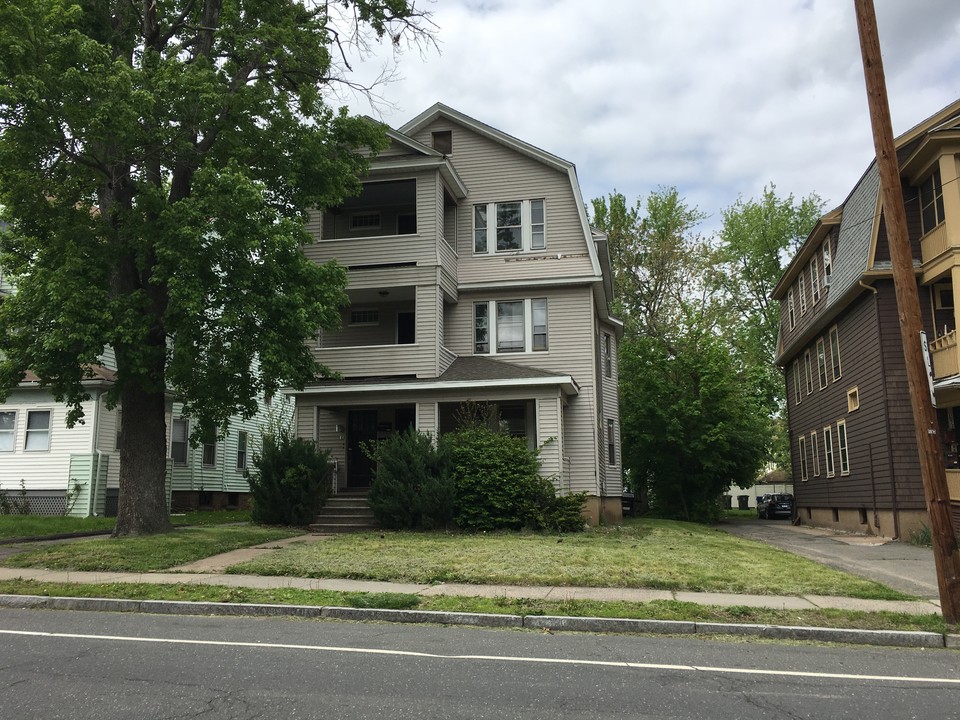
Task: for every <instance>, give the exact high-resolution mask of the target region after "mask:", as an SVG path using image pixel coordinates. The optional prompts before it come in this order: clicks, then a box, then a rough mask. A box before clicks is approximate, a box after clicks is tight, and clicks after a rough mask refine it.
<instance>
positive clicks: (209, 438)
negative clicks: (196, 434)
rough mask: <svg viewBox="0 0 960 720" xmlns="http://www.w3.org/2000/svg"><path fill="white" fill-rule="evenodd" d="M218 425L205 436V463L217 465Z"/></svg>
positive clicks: (203, 460)
mask: <svg viewBox="0 0 960 720" xmlns="http://www.w3.org/2000/svg"><path fill="white" fill-rule="evenodd" d="M217 432H218V430H217V427H216V426H214V427H213V428H212V429H211V430H210V431H209V432H207V433H206V434H205V435H204V437H203V459H202V462H203V465H204V467H215V466H216V464H217Z"/></svg>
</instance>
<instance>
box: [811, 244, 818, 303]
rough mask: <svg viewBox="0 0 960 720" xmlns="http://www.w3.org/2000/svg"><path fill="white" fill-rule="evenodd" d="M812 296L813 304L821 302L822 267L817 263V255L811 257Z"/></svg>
mask: <svg viewBox="0 0 960 720" xmlns="http://www.w3.org/2000/svg"><path fill="white" fill-rule="evenodd" d="M810 296H811V297H812V298H813V304H814V305H816V304H817V303H818V302H820V268H819V267H818V265H817V256H816V254H814V256H813V257H812V258H810Z"/></svg>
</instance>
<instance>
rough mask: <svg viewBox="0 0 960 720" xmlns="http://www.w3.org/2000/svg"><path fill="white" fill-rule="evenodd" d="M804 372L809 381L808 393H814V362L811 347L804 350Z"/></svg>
mask: <svg viewBox="0 0 960 720" xmlns="http://www.w3.org/2000/svg"><path fill="white" fill-rule="evenodd" d="M803 374H804V378H805V379H806V381H807V385H806V387H807V395H813V363H812V362H811V361H810V350H809V348H808V349H806V350H804V351H803Z"/></svg>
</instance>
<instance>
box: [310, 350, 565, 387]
mask: <svg viewBox="0 0 960 720" xmlns="http://www.w3.org/2000/svg"><path fill="white" fill-rule="evenodd" d="M544 386H559V387H560V388H561V389H562V390H563V392H564V393H565V394H566V395H578V394H579V393H580V386H579V385H578V384H577V382H576V380H574V379H573V377H571V376H570V375H565V374H562V373H555V372H550V371H548V370H541V369H539V368H534V367H528V366H526V365H516V364H514V363H510V362H505V361H502V360H492V359H490V358H485V357H478V356H467V357H458V358H457V359H455V360H454V361H453V362H452V363H451V364H450V367H449V368H447V370H446V371H445V372H444V373H443V374H442V375H440V377H437V378H417V377H412V376H399V377H398V376H394V377H352V378H344V379H342V380H317V381H315V382H313V383H310V384H308V385H306V386H305V387H304V388H303V390H300V391H293V394H295V395H301V394H302V395H314V394H333V393H338V392H383V391H386V390H413V391H420V390H468V389H476V388H496V387H505V388H506V387H511V388H517V387H544Z"/></svg>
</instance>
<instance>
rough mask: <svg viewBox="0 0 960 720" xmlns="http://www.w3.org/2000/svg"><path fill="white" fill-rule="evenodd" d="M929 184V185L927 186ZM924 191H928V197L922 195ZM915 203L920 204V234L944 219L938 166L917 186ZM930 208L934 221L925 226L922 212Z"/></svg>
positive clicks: (938, 224) (931, 229)
mask: <svg viewBox="0 0 960 720" xmlns="http://www.w3.org/2000/svg"><path fill="white" fill-rule="evenodd" d="M928 186H929V187H928ZM924 192H926V193H929V197H927V198H925V197H924ZM917 204H918V205H919V206H920V231H921V235H926V234H927V233H929V232H932V231H933V230H936V229H937V228H938V227H940V225H941V224H942V223H943V221H944V211H943V184H942V183H941V182H940V168H939V167H938V168H937V169H936V170H934V171H933V172H932V173H930V174H929V175H927V177H926V178H924V180H923V182H921V183H920V185H919V186H918V187H917ZM927 208H930V209H931V210H933V220H934V223H933V225H931V226H930V227H927V222H926V220H925V219H924V213H925V211H926V210H927Z"/></svg>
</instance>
